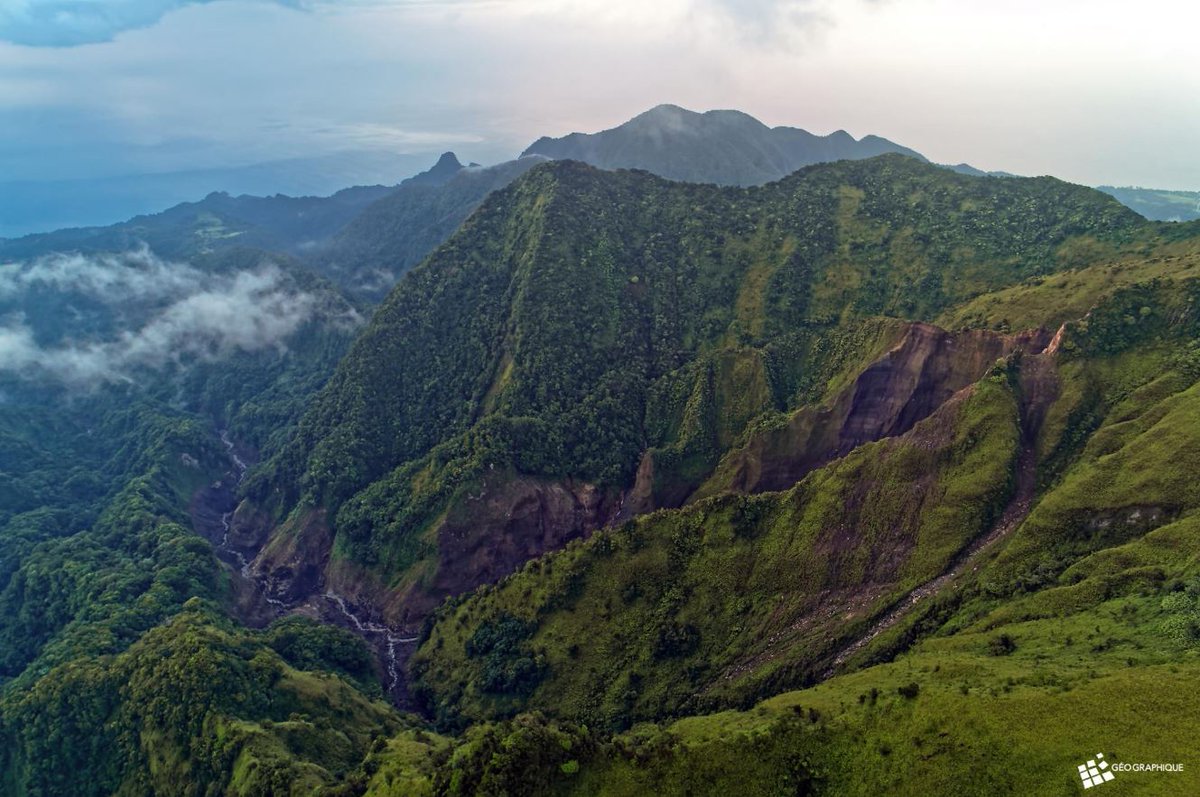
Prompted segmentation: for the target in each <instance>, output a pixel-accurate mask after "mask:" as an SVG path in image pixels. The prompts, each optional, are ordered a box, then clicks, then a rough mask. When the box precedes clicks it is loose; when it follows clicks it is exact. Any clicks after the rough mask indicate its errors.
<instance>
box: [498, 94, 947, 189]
mask: <svg viewBox="0 0 1200 797" xmlns="http://www.w3.org/2000/svg"><path fill="white" fill-rule="evenodd" d="M888 152H898V153H901V154H904V155H908V156H909V157H913V158H918V159H920V160H924V158H923V157H922V156H921V155H919V154H917V153H916V152H914V151H912V150H910V149H908V148H906V147H902V146H900V145H898V144H893V143H892V142H891V141H888V140H887V139H884V138H879V137H878V136H865V137H863V138H862V139H860V140H855V139H854V138H853V137H852V136H851V135H850V134H849V133H847V132H845V131H844V130H839V131H837V132H835V133H830V134H829V135H827V136H817V135H813V134H812V133H809V132H807V131H805V130H800V129H798V128H794V127H774V128H772V127H767V126H766V125H764V124H763V123H762V122H760V121H758V120H757V119H755V118H754V117H752V116H749V115H748V114H744V113H741V112H740V111H708V112H706V113H696V112H694V111H689V110H686V109H684V108H680V107H678V106H675V105H659V106H657V107H655V108H651V109H650V110H649V111H646V112H645V113H642V114H639V115H638V116H635V117H634V118H633V119H631V120H629V121H628V122H626V123H624V124H622V125H620V126H618V127H615V128H612V129H611V130H604V131H601V132H599V133H590V134H589V133H572V134H570V135H568V136H564V137H562V138H540V139H538V140H537V141H535V142H534V143H533V144H532V145H530V146H529V148H528V149H526V150H525V151H524V152H523V153H522V156H529V155H541V156H543V157H547V158H554V159H556V160H562V159H570V160H577V161H583V162H584V163H590V164H591V165H593V166H596V167H598V168H601V169H644V170H646V171H648V172H652V173H653V174H657V175H659V176H661V177H666V178H667V179H669V180H684V181H687V182H693V183H716V184H718V185H742V186H749V185H761V184H762V183H768V182H771V181H772V180H778V179H780V178H781V177H784V176H786V175H789V174H791V173H792V172H794V171H796V170H797V169H799V168H801V167H804V166H810V165H812V164H814V163H824V162H826V161H836V160H857V159H861V158H870V157H874V156H876V155H882V154H884V153H888Z"/></svg>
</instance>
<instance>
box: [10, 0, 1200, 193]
mask: <svg viewBox="0 0 1200 797" xmlns="http://www.w3.org/2000/svg"><path fill="white" fill-rule="evenodd" d="M1197 23H1200V9H1197V8H1196V7H1195V6H1194V4H1193V3H1191V2H1190V1H1185V0H1141V2H1138V3H1130V2H1128V0H1122V1H1121V2H1116V1H1115V0H1088V1H1087V2H1083V1H1079V2H1076V1H1075V0H1038V2H1033V1H1032V0H1004V2H994V1H991V2H975V0H780V1H779V2H768V0H572V1H571V2H568V1H567V0H342V1H341V2H334V1H333V0H208V1H205V0H190V1H189V0H0V183H5V182H11V181H37V180H68V179H80V178H88V179H90V178H100V177H106V176H113V175H124V174H141V173H147V172H174V171H184V170H197V169H229V168H235V167H241V166H245V165H248V164H254V163H261V162H265V161H276V160H284V159H306V158H337V157H339V156H341V155H344V154H346V153H361V152H373V153H379V152H386V153H406V154H414V153H416V154H421V153H437V152H440V151H443V150H454V151H456V152H458V153H459V154H460V157H462V158H463V159H464V161H465V160H475V161H479V162H482V163H494V162H498V161H501V160H505V159H508V158H510V157H513V156H515V155H516V154H517V153H519V152H520V150H522V149H523V148H524V147H525V146H527V145H528V144H529V143H531V142H532V141H533V140H534V139H536V138H537V137H539V136H541V135H562V134H564V133H567V132H571V131H576V130H579V131H588V132H591V131H595V130H599V129H603V128H607V127H612V126H615V125H617V124H619V123H620V122H622V121H625V120H626V119H629V118H630V117H632V116H634V115H636V114H638V113H640V112H641V111H644V110H646V109H648V108H650V107H652V106H654V105H657V104H659V103H664V102H669V103H675V104H678V105H682V106H684V107H688V108H691V109H693V110H708V109H713V108H736V109H739V110H743V111H746V112H748V113H750V114H752V115H754V116H757V117H758V118H760V119H762V120H763V121H764V122H766V123H768V124H771V125H791V126H796V127H802V128H805V129H807V130H810V131H812V132H815V133H821V134H824V133H829V132H832V131H834V130H837V129H845V130H847V131H849V132H850V133H851V134H852V135H854V136H856V137H861V136H863V135H866V134H872V133H873V134H877V135H881V136H884V137H886V138H890V139H892V140H893V141H896V142H898V143H900V144H903V145H905V146H908V147H912V148H913V149H916V150H918V151H919V152H921V153H923V154H925V155H926V156H927V157H929V158H930V159H932V160H934V161H937V162H942V163H959V162H968V163H970V164H972V165H974V166H977V167H980V168H984V169H995V170H1005V171H1010V172H1015V173H1018V174H1029V175H1033V174H1054V175H1056V176H1059V177H1062V178H1064V179H1068V180H1071V181H1074V182H1080V183H1085V184H1090V185H1097V184H1116V185H1141V186H1149V187H1159V188H1174V189H1189V190H1200V153H1198V151H1197V147H1196V143H1197V142H1200V59H1197V52H1198V51H1200V50H1198V48H1197V45H1196V31H1197V30H1200V24H1197ZM400 176H403V175H396V176H395V177H396V179H398V178H399V177H400Z"/></svg>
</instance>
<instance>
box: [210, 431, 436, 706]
mask: <svg viewBox="0 0 1200 797" xmlns="http://www.w3.org/2000/svg"><path fill="white" fill-rule="evenodd" d="M218 434H219V436H220V439H221V444H222V445H224V446H225V451H226V453H227V455H228V457H229V462H230V465H231V468H230V471H229V473H228V475H227V477H226V478H225V479H222V480H221V481H219V482H217V483H216V484H214V485H212V486H211V487H209V488H208V491H207V492H208V495H207V500H206V501H202V502H199V508H195V507H194V508H193V511H192V521H193V524H194V525H195V526H196V530H197V532H199V533H200V534H201V535H202V536H204V537H206V538H208V539H209V540H210V541H212V542H213V546H214V548H215V550H216V554H217V558H218V559H220V560H221V561H222V562H223V563H224V564H226V565H227V566H229V568H230V569H231V570H232V571H233V572H234V573H235V574H236V577H237V581H238V584H237V585H236V586H237V587H238V588H239V589H240V590H241V591H242V592H243V593H249V596H248V597H246V598H245V599H244V600H242V601H240V602H241V603H243V607H242V608H243V611H244V613H245V616H244V617H243V620H244V621H245V622H247V624H249V625H255V626H261V625H266V624H267V623H269V622H270V621H272V620H275V619H278V618H280V617H285V616H288V615H297V616H302V617H308V618H310V619H313V620H317V621H319V622H323V623H327V624H329V625H336V626H338V627H340V628H345V629H347V630H349V631H351V632H353V633H355V634H357V635H358V636H359V637H361V638H362V639H363V640H364V641H365V642H366V643H367V644H368V645H369V646H370V648H371V650H373V651H374V652H375V656H376V658H377V660H378V662H379V665H380V669H381V671H382V673H383V675H384V681H383V687H384V691H385V693H386V694H387V696H388V698H389V699H390V700H391V702H392V704H393V705H395V706H396V707H397V708H404V709H411V708H412V701H411V698H410V696H409V694H408V688H407V684H406V682H405V679H404V670H403V665H404V662H405V661H406V660H407V659H408V657H409V655H410V654H411V653H412V652H413V651H414V650H415V649H416V643H417V642H419V641H420V637H419V636H416V635H412V634H409V635H406V634H404V633H403V632H402V631H401V630H400V629H397V628H392V627H390V626H387V625H383V624H382V623H378V622H375V621H374V620H372V619H371V618H370V616H369V614H367V612H366V611H364V610H363V609H362V608H360V607H358V606H355V605H354V604H353V603H352V602H350V601H348V600H347V599H346V598H345V597H343V596H341V595H339V594H337V593H336V592H334V591H333V590H331V589H326V590H325V591H324V592H322V593H314V594H311V595H309V596H307V597H305V598H303V599H301V600H299V601H295V602H292V603H289V602H287V601H283V600H280V599H278V598H275V597H272V596H271V595H270V593H269V592H268V591H267V590H266V589H264V586H263V584H262V582H261V580H260V578H259V576H257V575H256V574H255V573H254V569H253V564H254V558H255V556H256V555H257V551H248V550H245V549H242V548H239V547H238V546H236V545H235V544H234V543H233V541H232V540H231V539H230V535H231V533H232V531H233V527H234V514H235V513H236V511H237V497H236V494H237V488H238V487H239V486H241V484H242V482H243V481H244V480H245V478H246V471H247V470H249V467H250V466H249V464H248V463H247V462H246V460H245V459H243V458H242V457H241V455H239V454H238V452H237V447H236V445H235V444H234V442H233V440H232V439H230V437H229V431H228V430H226V429H220V430H218ZM213 504H217V505H219V508H222V509H226V511H224V512H223V513H222V514H221V515H220V519H219V525H218V523H217V522H215V521H216V518H215V517H214V516H215V514H216V512H215V511H212V510H211V509H210V507H211V506H212V505H213ZM206 528H207V529H208V530H209V532H210V533H208V534H205V533H204V532H205V529H206ZM214 538H215V539H214ZM248 553H249V554H250V555H249V556H248V555H247V554H248ZM247 604H248V605H250V606H257V607H258V608H254V609H251V608H247Z"/></svg>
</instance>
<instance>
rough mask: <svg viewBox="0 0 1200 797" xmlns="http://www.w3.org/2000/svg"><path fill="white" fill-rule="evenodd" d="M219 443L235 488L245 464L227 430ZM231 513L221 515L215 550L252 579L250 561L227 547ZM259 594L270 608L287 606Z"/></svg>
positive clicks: (244, 473) (240, 481) (244, 576)
mask: <svg viewBox="0 0 1200 797" xmlns="http://www.w3.org/2000/svg"><path fill="white" fill-rule="evenodd" d="M221 443H222V445H224V446H225V451H226V452H227V453H228V454H229V459H230V461H231V462H233V470H234V472H235V473H236V474H237V481H235V482H234V487H237V486H239V485H241V483H242V481H243V480H244V479H245V478H246V470H247V465H246V462H245V460H243V459H242V458H241V457H239V456H238V453H237V451H236V450H234V447H233V441H232V440H230V439H229V431H228V430H227V429H222V430H221ZM233 513H234V510H232V509H231V510H230V511H228V512H226V513H225V514H224V515H221V527H222V528H223V529H224V530H225V533H224V534H223V535H222V536H221V542H220V544H219V545H217V548H218V550H222V551H225V552H226V553H228V554H232V555H233V557H234V558H235V559H237V561H238V564H239V565H241V567H240V572H241V574H242V578H245V579H252V578H253V577H252V576H251V575H250V561H249V560H248V559H246V556H245V555H244V554H243V553H242V552H241V551H239V550H238V549H237V548H232V547H230V545H229V531H230V529H231V528H232V527H233ZM260 594H261V595H262V598H263V600H265V601H266V602H267V603H269V604H271V605H272V606H278V607H280V608H283V607H286V606H287V603H285V602H284V601H281V600H279V599H278V598H272V597H271V596H270V595H268V594H267V593H266V592H265V591H260Z"/></svg>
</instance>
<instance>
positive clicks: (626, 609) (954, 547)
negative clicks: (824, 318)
mask: <svg viewBox="0 0 1200 797" xmlns="http://www.w3.org/2000/svg"><path fill="white" fill-rule="evenodd" d="M1017 438H1018V432H1017V410H1016V401H1015V398H1014V396H1013V393H1012V388H1011V387H1010V386H1009V384H1008V375H1007V374H1006V373H1004V372H1001V373H999V374H998V375H996V376H993V377H990V378H987V379H985V380H983V381H981V382H980V383H979V384H977V385H976V386H975V387H974V388H973V389H972V390H971V391H970V394H969V395H964V396H962V397H961V399H960V400H956V401H953V402H951V403H950V404H948V405H947V406H945V407H943V408H942V410H941V411H940V412H939V413H937V414H935V415H934V416H933V417H931V418H929V419H927V420H926V421H924V422H922V423H921V424H918V426H917V427H915V428H914V429H913V430H912V431H911V432H910V433H909V434H907V435H905V436H903V437H900V438H894V439H889V440H885V441H881V442H879V443H875V444H871V445H866V446H863V447H861V448H860V449H858V450H857V451H855V452H854V453H853V454H851V455H850V456H848V457H846V458H844V459H842V460H839V461H838V462H836V463H834V464H833V465H830V466H828V467H826V468H823V469H821V470H819V471H816V472H814V473H813V474H810V476H809V477H807V478H806V479H805V480H804V481H802V482H801V483H800V484H798V485H797V486H796V487H795V488H793V489H791V490H789V491H787V492H784V493H773V494H765V495H761V496H756V497H754V498H740V497H728V498H719V499H712V500H709V501H706V502H701V503H700V504H697V505H696V506H694V507H692V508H689V509H687V510H684V511H679V512H660V513H657V514H654V515H651V516H648V517H646V518H644V519H642V520H640V521H638V522H637V523H635V524H633V525H631V526H630V527H629V528H628V529H626V530H624V531H622V532H620V533H613V534H605V535H603V536H598V537H594V538H593V539H592V540H591V541H589V542H588V543H585V544H583V545H580V546H577V547H575V548H572V549H570V550H568V551H567V552H565V553H563V554H562V555H559V556H548V557H546V558H545V559H543V560H541V561H538V562H535V563H533V564H532V565H531V566H530V567H527V568H526V570H525V571H524V572H523V573H520V574H518V575H515V576H513V577H511V578H509V579H507V580H506V581H504V582H502V583H501V584H500V585H498V586H497V587H496V588H495V589H488V590H484V591H483V592H482V593H481V594H480V595H479V596H478V597H476V598H472V599H468V600H467V601H465V602H463V603H462V604H461V605H459V606H456V607H454V608H453V609H451V610H450V611H448V612H446V613H445V614H444V615H443V616H442V617H440V618H439V622H438V624H437V625H436V626H435V628H434V631H433V633H432V635H431V636H430V638H429V640H428V641H427V642H426V643H425V645H424V646H423V647H422V649H421V650H420V652H419V653H418V654H417V657H416V662H417V664H416V667H417V669H418V671H423V673H424V675H423V683H424V684H425V685H426V686H428V687H430V688H432V689H433V690H434V691H435V692H436V697H437V698H439V699H440V700H439V706H440V707H442V708H443V709H445V710H449V709H450V708H451V707H453V708H454V710H457V711H459V712H461V713H462V714H463V715H465V716H468V717H472V718H475V719H479V718H483V717H488V716H495V715H497V714H500V715H503V714H504V713H505V711H507V710H511V709H512V708H515V707H516V706H526V707H542V708H545V709H547V710H550V709H553V710H554V711H555V713H556V714H557V715H559V716H565V717H572V718H577V719H584V720H586V721H588V722H589V723H593V722H598V723H601V724H604V725H613V724H616V725H621V724H623V723H625V722H627V721H628V720H629V719H647V718H653V717H661V716H664V715H671V714H678V713H681V712H683V711H695V710H697V709H702V708H705V707H711V706H715V705H721V704H725V705H728V704H729V703H730V701H734V702H737V701H745V700H747V699H751V698H752V697H753V696H754V695H756V694H763V693H764V692H766V693H770V690H772V689H774V690H776V691H777V690H778V689H779V688H783V687H785V686H786V685H788V684H789V683H790V684H796V683H798V682H801V681H802V680H803V679H804V678H805V677H807V675H808V674H809V672H810V670H811V668H813V667H815V666H816V664H817V663H818V662H819V661H821V659H822V658H823V657H824V656H828V655H829V654H830V653H831V651H832V649H833V647H834V646H835V645H836V643H837V640H839V639H844V638H846V635H847V634H850V633H852V632H854V631H856V630H859V629H861V628H862V627H863V626H864V624H865V623H866V622H867V621H868V620H869V619H870V618H871V617H872V616H874V615H876V614H878V613H879V612H881V611H882V610H883V609H885V608H886V607H887V606H888V605H890V604H891V603H893V602H894V601H895V600H897V599H898V598H899V597H900V596H902V595H904V594H905V593H907V592H908V591H909V590H911V589H912V588H914V587H915V586H917V585H919V584H921V583H923V582H925V581H927V580H929V579H931V578H933V577H934V576H936V575H937V574H938V573H940V572H941V571H942V570H943V569H944V568H945V567H946V566H947V564H948V563H949V562H950V560H951V559H952V557H953V556H954V554H955V553H956V552H958V551H959V550H960V549H961V548H962V547H963V546H965V544H966V543H967V542H968V541H969V540H970V538H971V537H973V536H974V535H976V534H978V533H980V532H981V531H982V530H984V529H985V528H986V527H987V524H988V523H989V522H990V520H991V518H994V517H995V516H996V515H998V514H999V511H1000V508H1001V507H1002V506H1003V504H1004V501H1005V500H1006V498H1007V495H1008V491H1009V483H1010V477H1011V472H1012V469H1013V468H1014V466H1015V460H1016V456H1017ZM835 612H836V614H835ZM510 617H511V618H517V619H519V620H521V621H531V622H533V623H534V624H535V625H536V630H534V631H533V633H532V634H526V637H527V638H525V639H520V640H518V642H519V644H517V645H515V646H514V647H513V649H512V650H510V651H506V652H502V653H501V652H497V653H487V652H483V653H480V652H478V651H477V650H476V652H475V653H474V655H472V653H471V652H470V651H471V650H473V649H477V648H479V644H478V639H479V637H478V635H479V634H487V633H489V632H490V629H493V628H499V627H502V626H505V623H506V622H507V621H506V619H505V618H510ZM509 625H511V623H509ZM481 629H483V630H481ZM528 658H532V659H533V660H534V661H536V663H537V665H538V666H539V667H542V668H544V673H543V674H542V682H541V684H540V685H539V686H538V687H537V688H536V690H535V691H534V692H533V694H532V695H531V696H529V697H528V698H525V699H513V697H511V696H507V695H505V694H503V689H497V688H491V689H489V688H487V687H486V686H481V684H482V683H484V682H486V679H487V673H488V670H489V668H493V669H494V668H498V667H500V668H503V667H513V666H518V664H517V662H519V661H521V660H524V659H528ZM426 664H428V669H424V667H425V666H426ZM455 685H466V689H465V691H460V688H458V687H456V686H455Z"/></svg>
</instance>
